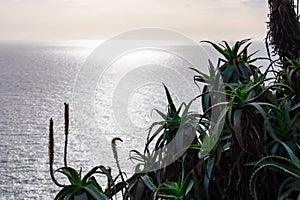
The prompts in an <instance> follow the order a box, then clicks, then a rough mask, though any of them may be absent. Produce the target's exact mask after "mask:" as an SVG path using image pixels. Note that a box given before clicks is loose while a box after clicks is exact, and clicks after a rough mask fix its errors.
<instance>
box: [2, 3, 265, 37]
mask: <svg viewBox="0 0 300 200" xmlns="http://www.w3.org/2000/svg"><path fill="white" fill-rule="evenodd" d="M268 12H269V11H268V6H267V1H266V0H265V1H264V0H6V1H0V13H1V18H0V27H1V31H0V40H74V39H81V40H105V39H108V38H110V37H112V36H114V35H116V34H119V33H122V32H124V31H129V30H133V29H137V28H144V27H158V28H166V29H171V30H174V31H178V32H180V33H182V34H184V35H186V36H188V37H190V38H192V39H195V40H204V39H207V40H239V39H244V38H249V37H252V38H254V39H256V40H263V39H264V37H265V35H266V30H267V29H266V27H267V25H266V22H267V20H268V18H267V14H268Z"/></svg>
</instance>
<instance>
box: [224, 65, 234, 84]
mask: <svg viewBox="0 0 300 200" xmlns="http://www.w3.org/2000/svg"><path fill="white" fill-rule="evenodd" d="M232 74H233V66H232V65H229V64H228V65H226V68H225V70H224V72H223V81H224V83H228V82H229V80H230V78H231V76H232Z"/></svg>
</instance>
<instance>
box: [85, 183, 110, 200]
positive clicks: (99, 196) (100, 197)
mask: <svg viewBox="0 0 300 200" xmlns="http://www.w3.org/2000/svg"><path fill="white" fill-rule="evenodd" d="M83 189H84V190H85V191H87V193H89V194H90V195H91V196H92V197H94V198H95V199H96V200H108V199H109V198H108V197H107V196H106V195H105V194H103V193H102V192H101V191H99V190H98V189H97V187H96V186H95V185H94V184H88V185H86V186H84V187H83Z"/></svg>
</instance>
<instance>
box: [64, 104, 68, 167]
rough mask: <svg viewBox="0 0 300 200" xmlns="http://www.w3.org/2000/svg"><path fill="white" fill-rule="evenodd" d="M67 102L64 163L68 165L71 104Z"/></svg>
mask: <svg viewBox="0 0 300 200" xmlns="http://www.w3.org/2000/svg"><path fill="white" fill-rule="evenodd" d="M64 104H65V116H64V117H65V149H64V164H65V167H67V166H68V165H67V153H68V150H67V146H68V135H69V104H67V103H64Z"/></svg>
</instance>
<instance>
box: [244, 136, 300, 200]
mask: <svg viewBox="0 0 300 200" xmlns="http://www.w3.org/2000/svg"><path fill="white" fill-rule="evenodd" d="M278 142H279V144H281V145H282V146H283V147H284V149H285V150H286V152H287V154H288V157H289V158H286V157H282V156H276V155H270V156H266V157H264V158H262V159H261V160H259V161H258V162H257V163H256V169H255V171H254V172H253V174H252V176H251V179H250V183H249V188H250V191H251V194H252V196H253V198H254V199H258V195H257V191H256V180H257V176H258V174H259V173H260V172H261V171H263V170H264V169H270V170H275V171H276V172H279V173H282V174H283V175H284V176H285V179H284V180H283V181H282V182H281V184H280V187H279V189H278V196H277V199H288V198H293V199H296V198H297V199H299V198H300V161H299V159H298V157H297V156H296V155H295V154H294V151H293V150H292V149H291V148H290V147H289V146H288V145H287V144H285V143H283V142H281V141H278ZM298 148H299V150H300V147H299V146H298ZM274 189H275V188H274Z"/></svg>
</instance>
